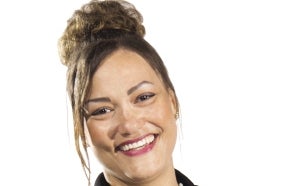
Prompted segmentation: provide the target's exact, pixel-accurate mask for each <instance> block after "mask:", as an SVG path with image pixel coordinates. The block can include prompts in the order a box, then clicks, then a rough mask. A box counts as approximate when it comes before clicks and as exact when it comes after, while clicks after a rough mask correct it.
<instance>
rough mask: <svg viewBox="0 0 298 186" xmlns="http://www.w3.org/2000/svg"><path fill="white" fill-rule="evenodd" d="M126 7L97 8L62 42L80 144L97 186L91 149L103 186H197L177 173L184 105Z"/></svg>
mask: <svg viewBox="0 0 298 186" xmlns="http://www.w3.org/2000/svg"><path fill="white" fill-rule="evenodd" d="M144 35H145V28H144V26H143V25H142V16H141V14H140V13H139V12H138V11H137V10H136V9H135V8H134V6H133V5H132V4H130V3H128V2H126V1H115V0H108V1H91V2H90V3H88V4H86V5H84V6H82V8H81V9H80V10H77V11H75V13H74V14H73V16H72V17H71V19H69V21H68V25H67V28H66V30H65V32H64V34H63V35H62V37H61V38H60V40H59V54H60V56H61V61H62V63H63V64H65V65H66V66H67V67H68V73H67V77H68V82H67V90H68V93H69V96H70V99H71V105H72V111H73V119H74V130H75V143H76V149H77V152H78V155H79V157H80V159H81V163H82V166H83V168H84V170H85V173H86V175H87V178H88V180H89V185H90V165H89V163H88V162H89V160H88V153H87V148H88V147H90V148H91V149H92V150H93V152H94V154H95V156H96V158H98V160H99V161H100V162H101V163H102V165H103V168H104V172H103V173H102V174H100V175H99V176H98V178H97V180H96V182H95V186H105V185H112V186H113V185H138V186H142V185H148V186H149V185H167V186H177V185H178V184H179V185H183V186H188V185H193V183H192V182H191V181H190V180H189V179H188V178H187V177H186V176H184V175H183V174H182V173H180V172H179V171H178V170H175V169H174V165H173V159H172V152H173V149H174V146H175V142H176V133H177V128H176V120H177V118H178V116H179V106H178V100H177V97H176V94H175V90H174V87H173V85H172V83H171V80H170V78H169V76H168V73H167V70H166V68H165V66H164V64H163V62H162V60H161V58H160V57H159V55H158V53H157V52H156V51H155V50H154V48H153V47H152V46H151V45H150V44H149V43H147V42H146V41H145V40H144V38H143V37H144Z"/></svg>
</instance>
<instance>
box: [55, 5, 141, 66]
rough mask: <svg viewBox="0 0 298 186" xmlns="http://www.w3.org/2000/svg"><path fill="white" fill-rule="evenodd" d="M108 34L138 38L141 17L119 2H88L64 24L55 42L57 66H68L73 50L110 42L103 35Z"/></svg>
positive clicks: (134, 10) (107, 35)
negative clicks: (122, 32) (58, 54)
mask: <svg viewBox="0 0 298 186" xmlns="http://www.w3.org/2000/svg"><path fill="white" fill-rule="evenodd" d="M108 30H114V31H116V30H118V31H119V30H121V31H126V32H129V33H134V34H136V35H139V36H140V37H144V35H145V27H144V26H143V17H142V15H141V14H140V13H139V12H138V11H137V10H136V9H135V7H134V6H133V5H132V4H130V3H128V2H126V1H122V0H105V1H104V0H92V1H91V2H90V3H88V4H85V5H83V6H82V7H81V9H79V10H76V11H75V12H74V14H73V16H72V17H71V18H70V19H69V20H68V24H67V27H66V29H65V31H64V34H63V36H62V37H61V38H60V40H59V46H58V48H59V53H60V59H61V62H62V63H63V64H64V65H66V66H68V65H69V63H70V60H71V56H72V54H73V53H74V52H75V51H76V49H77V48H80V49H81V48H82V47H84V46H86V45H88V43H90V42H92V41H94V40H97V39H107V38H111V37H112V36H110V37H109V34H107V33H110V34H112V33H113V32H109V31H108ZM101 36H102V37H101Z"/></svg>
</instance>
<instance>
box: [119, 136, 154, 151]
mask: <svg viewBox="0 0 298 186" xmlns="http://www.w3.org/2000/svg"><path fill="white" fill-rule="evenodd" d="M153 140H154V135H150V136H147V137H146V138H144V139H142V140H140V141H137V142H134V143H130V144H126V145H123V146H121V147H120V150H122V151H128V150H131V149H137V148H140V147H143V146H145V145H147V144H149V143H151V142H152V141H153Z"/></svg>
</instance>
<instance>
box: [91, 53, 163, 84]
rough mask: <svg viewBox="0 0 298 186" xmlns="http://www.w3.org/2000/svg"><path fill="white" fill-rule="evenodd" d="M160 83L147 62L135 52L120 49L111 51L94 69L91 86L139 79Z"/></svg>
mask: <svg viewBox="0 0 298 186" xmlns="http://www.w3.org/2000/svg"><path fill="white" fill-rule="evenodd" d="M144 80H146V81H150V82H152V83H160V82H161V81H160V78H159V76H158V75H157V74H156V72H155V71H154V70H153V69H152V67H151V66H150V65H149V64H148V62H147V61H146V60H145V59H144V58H143V57H141V56H140V55H138V54H137V53H136V52H133V51H130V50H125V49H120V50H117V51H115V52H113V53H112V54H111V55H109V56H108V57H107V58H106V59H104V60H103V62H102V64H101V65H100V66H99V68H98V69H97V70H96V72H95V74H94V76H93V78H92V87H94V86H100V87H101V89H102V88H103V86H105V87H106V86H108V85H110V86H112V85H114V86H116V85H117V86H119V84H120V85H127V84H135V83H139V81H144Z"/></svg>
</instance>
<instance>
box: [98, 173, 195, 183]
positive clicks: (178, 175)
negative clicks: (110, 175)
mask: <svg viewBox="0 0 298 186" xmlns="http://www.w3.org/2000/svg"><path fill="white" fill-rule="evenodd" d="M175 174H176V179H177V182H178V183H181V184H183V186H196V185H194V184H193V183H192V182H191V181H190V180H189V179H188V178H187V177H186V176H185V175H183V174H182V173H181V172H179V171H178V170H176V169H175ZM94 186H110V184H109V183H108V182H107V181H106V179H105V177H104V175H103V173H101V174H100V175H99V176H98V177H97V179H96V181H95V185H94Z"/></svg>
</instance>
